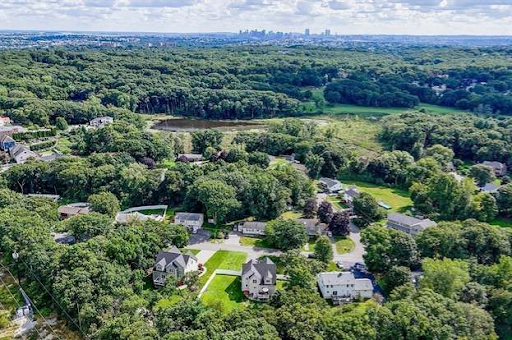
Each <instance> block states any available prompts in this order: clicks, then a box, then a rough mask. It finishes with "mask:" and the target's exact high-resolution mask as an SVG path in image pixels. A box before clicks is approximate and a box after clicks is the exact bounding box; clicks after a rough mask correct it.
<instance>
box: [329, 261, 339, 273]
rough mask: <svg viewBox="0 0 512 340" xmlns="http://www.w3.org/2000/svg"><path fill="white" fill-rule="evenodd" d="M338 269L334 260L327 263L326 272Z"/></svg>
mask: <svg viewBox="0 0 512 340" xmlns="http://www.w3.org/2000/svg"><path fill="white" fill-rule="evenodd" d="M339 270H340V269H339V268H338V267H337V266H336V263H334V262H332V261H331V262H329V265H327V271H328V272H337V271H339Z"/></svg>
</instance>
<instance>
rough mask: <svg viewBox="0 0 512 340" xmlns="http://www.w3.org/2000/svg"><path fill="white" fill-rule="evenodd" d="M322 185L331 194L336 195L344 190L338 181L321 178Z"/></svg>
mask: <svg viewBox="0 0 512 340" xmlns="http://www.w3.org/2000/svg"><path fill="white" fill-rule="evenodd" d="M319 181H320V185H321V186H322V188H324V189H325V190H327V191H328V192H329V193H331V194H334V193H337V192H340V191H341V190H343V184H341V182H340V181H338V180H337V179H332V178H327V177H322V178H320V180H319Z"/></svg>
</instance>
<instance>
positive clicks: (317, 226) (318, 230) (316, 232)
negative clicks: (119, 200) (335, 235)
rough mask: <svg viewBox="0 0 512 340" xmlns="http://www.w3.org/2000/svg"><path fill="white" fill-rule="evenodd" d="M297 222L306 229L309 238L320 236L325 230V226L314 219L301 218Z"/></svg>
mask: <svg viewBox="0 0 512 340" xmlns="http://www.w3.org/2000/svg"><path fill="white" fill-rule="evenodd" d="M297 222H298V223H300V224H302V225H303V226H304V227H305V228H306V231H307V232H308V236H310V237H315V236H321V235H322V234H323V233H324V232H325V231H326V230H327V224H325V223H320V221H319V220H317V219H316V218H302V219H298V220H297Z"/></svg>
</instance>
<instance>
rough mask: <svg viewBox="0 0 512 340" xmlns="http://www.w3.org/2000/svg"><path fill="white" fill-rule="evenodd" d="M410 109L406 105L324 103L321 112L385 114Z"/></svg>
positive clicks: (367, 114) (366, 114)
mask: <svg viewBox="0 0 512 340" xmlns="http://www.w3.org/2000/svg"><path fill="white" fill-rule="evenodd" d="M410 110H411V109H409V108H406V107H371V106H357V105H349V104H336V105H326V106H325V107H324V108H323V109H322V112H323V113H325V114H350V115H362V116H374V117H375V116H377V117H379V116H386V115H392V114H400V113H404V112H406V111H410Z"/></svg>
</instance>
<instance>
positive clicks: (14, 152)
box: [9, 144, 39, 164]
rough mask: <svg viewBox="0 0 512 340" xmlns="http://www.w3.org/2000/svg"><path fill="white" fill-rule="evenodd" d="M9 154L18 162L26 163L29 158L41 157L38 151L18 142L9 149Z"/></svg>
mask: <svg viewBox="0 0 512 340" xmlns="http://www.w3.org/2000/svg"><path fill="white" fill-rule="evenodd" d="M9 154H10V155H11V158H13V159H14V161H15V162H16V163H18V164H23V163H25V162H26V161H27V160H28V159H29V158H36V159H37V158H39V155H38V154H37V153H35V152H34V151H31V150H30V149H29V148H27V147H26V146H24V145H21V144H16V145H15V146H14V147H13V148H11V149H9Z"/></svg>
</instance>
